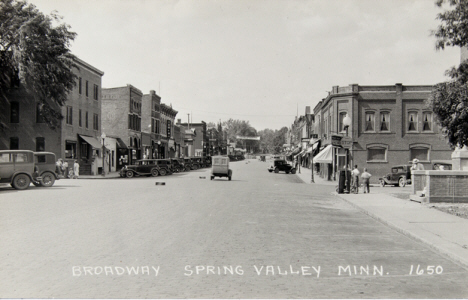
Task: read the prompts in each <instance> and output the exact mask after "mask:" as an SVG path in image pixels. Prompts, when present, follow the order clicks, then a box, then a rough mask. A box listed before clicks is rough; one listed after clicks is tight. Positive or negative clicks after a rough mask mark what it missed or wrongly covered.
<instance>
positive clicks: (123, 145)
mask: <svg viewBox="0 0 468 300" xmlns="http://www.w3.org/2000/svg"><path fill="white" fill-rule="evenodd" d="M116 140H117V148H125V149H127V148H128V147H127V145H125V143H124V141H122V139H121V138H117V139H116Z"/></svg>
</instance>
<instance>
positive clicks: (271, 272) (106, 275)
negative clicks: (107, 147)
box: [0, 159, 468, 298]
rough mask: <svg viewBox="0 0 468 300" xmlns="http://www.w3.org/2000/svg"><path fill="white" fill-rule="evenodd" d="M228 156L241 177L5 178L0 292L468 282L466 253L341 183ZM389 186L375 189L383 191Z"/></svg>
mask: <svg viewBox="0 0 468 300" xmlns="http://www.w3.org/2000/svg"><path fill="white" fill-rule="evenodd" d="M230 168H231V169H232V171H233V177H232V180H231V181H229V180H228V179H227V178H216V179H213V180H210V172H211V170H210V169H200V170H196V171H191V172H187V173H180V174H174V175H171V176H165V177H157V178H154V177H139V178H132V179H124V178H112V179H79V180H72V179H63V180H60V181H58V182H57V183H56V184H55V185H54V186H53V187H51V188H41V187H31V188H29V189H28V190H26V191H16V190H14V189H12V188H11V187H3V188H2V189H0V193H1V201H2V210H1V212H0V214H1V216H0V219H1V224H2V226H1V228H2V231H1V232H0V235H1V240H2V241H3V243H2V245H3V246H2V247H1V249H0V253H1V257H4V258H6V259H3V260H2V261H1V263H0V264H1V268H0V280H1V281H2V282H9V284H7V285H2V287H1V288H0V294H1V295H2V297H3V298H32V297H34V298H36V297H39V298H68V297H70V298H264V297H267V298H418V297H427V298H463V297H466V295H468V287H467V286H466V279H467V278H468V270H467V269H466V266H463V265H461V264H459V263H457V262H455V261H453V260H451V259H450V258H448V257H447V256H446V255H443V254H440V253H438V252H437V251H435V250H434V249H431V248H430V247H429V246H428V245H426V244H424V243H421V242H418V241H415V240H414V239H412V238H411V237H409V236H407V235H405V234H403V233H401V232H399V231H397V230H395V229H393V228H391V227H389V226H387V225H385V224H383V223H382V222H380V221H378V220H376V219H375V218H372V217H371V216H369V215H368V214H366V213H364V212H363V211H362V210H361V209H359V208H357V207H355V206H353V205H351V204H350V203H349V202H347V201H345V200H343V199H342V198H339V197H338V196H337V194H336V192H335V186H334V185H330V184H328V185H327V184H326V182H324V183H322V184H321V183H317V184H316V185H313V184H306V183H304V182H303V181H302V179H301V177H300V176H299V175H298V174H297V175H292V174H284V173H283V174H281V173H279V174H275V173H269V172H267V163H265V162H261V161H260V160H253V159H252V160H246V161H239V162H233V163H231V164H230ZM157 182H159V183H162V182H164V183H165V185H156V183H157ZM181 187H183V188H181ZM387 189H388V188H387ZM390 189H391V188H390ZM395 189H397V188H395ZM381 190H382V188H379V187H375V188H373V189H372V194H369V195H368V196H369V197H379V196H382V195H381V194H378V193H379V192H381ZM104 191H105V192H104ZM362 197H364V195H363V196H362ZM400 201H404V200H400Z"/></svg>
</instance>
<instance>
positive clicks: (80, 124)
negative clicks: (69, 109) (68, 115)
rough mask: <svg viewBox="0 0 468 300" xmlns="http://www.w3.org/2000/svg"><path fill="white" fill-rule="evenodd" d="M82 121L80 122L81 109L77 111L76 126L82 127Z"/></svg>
mask: <svg viewBox="0 0 468 300" xmlns="http://www.w3.org/2000/svg"><path fill="white" fill-rule="evenodd" d="M82 123H83V122H82V120H81V109H80V110H78V126H80V127H82V126H83V124H82Z"/></svg>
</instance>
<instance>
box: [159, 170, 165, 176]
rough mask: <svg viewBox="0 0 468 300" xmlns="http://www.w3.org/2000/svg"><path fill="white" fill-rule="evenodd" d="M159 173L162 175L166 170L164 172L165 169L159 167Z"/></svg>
mask: <svg viewBox="0 0 468 300" xmlns="http://www.w3.org/2000/svg"><path fill="white" fill-rule="evenodd" d="M159 174H160V175H161V176H164V175H166V174H167V172H166V170H165V169H161V170H159Z"/></svg>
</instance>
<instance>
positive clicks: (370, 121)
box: [364, 111, 375, 131]
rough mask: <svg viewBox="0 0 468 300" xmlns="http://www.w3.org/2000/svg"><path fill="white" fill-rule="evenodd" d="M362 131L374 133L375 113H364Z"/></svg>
mask: <svg viewBox="0 0 468 300" xmlns="http://www.w3.org/2000/svg"><path fill="white" fill-rule="evenodd" d="M364 126H365V127H364V131H375V113H374V112H371V111H369V112H366V120H365V123H364Z"/></svg>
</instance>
